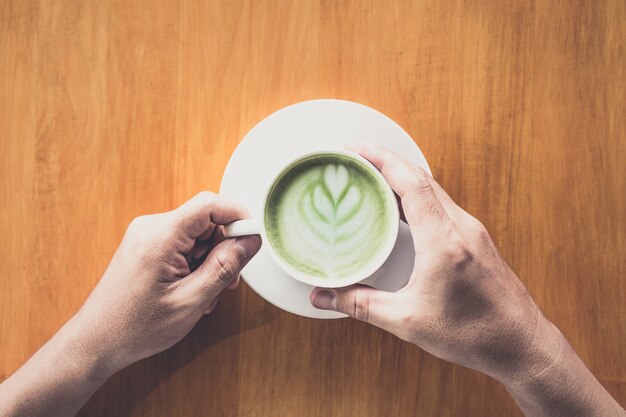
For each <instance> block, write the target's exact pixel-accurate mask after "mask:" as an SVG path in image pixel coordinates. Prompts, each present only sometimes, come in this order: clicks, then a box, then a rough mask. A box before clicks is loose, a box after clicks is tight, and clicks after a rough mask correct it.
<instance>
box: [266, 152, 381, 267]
mask: <svg viewBox="0 0 626 417" xmlns="http://www.w3.org/2000/svg"><path fill="white" fill-rule="evenodd" d="M389 214H390V211H389V207H388V204H387V203H386V200H385V196H384V189H383V187H382V184H381V183H380V180H379V179H378V178H376V176H375V175H374V174H372V173H371V172H370V171H369V168H368V167H366V166H364V164H362V163H361V162H359V161H355V160H354V159H352V158H349V157H343V156H336V155H330V156H327V155H320V156H315V157H312V158H308V159H306V160H303V161H302V162H300V163H298V164H297V165H295V166H293V167H292V168H291V170H290V171H288V173H287V174H286V175H284V176H283V177H281V178H280V179H279V180H278V181H277V183H276V184H275V185H274V187H273V188H272V191H271V192H270V197H269V198H268V202H267V203H266V214H265V216H266V217H265V222H266V230H267V231H268V239H269V241H270V244H271V245H272V248H274V250H275V251H276V252H277V254H278V255H279V257H280V258H281V259H283V260H284V261H285V262H287V263H288V264H289V265H291V266H293V267H294V268H295V269H297V270H298V271H302V272H305V273H306V274H308V275H311V276H316V277H329V278H342V277H349V276H351V274H354V273H358V271H360V270H362V269H363V268H365V267H367V265H368V264H370V263H371V262H372V259H374V257H375V255H376V253H377V251H379V250H380V248H381V245H382V244H383V242H385V239H386V235H387V234H388V233H389V226H388V225H389V224H390V219H389ZM391 221H393V220H391Z"/></svg>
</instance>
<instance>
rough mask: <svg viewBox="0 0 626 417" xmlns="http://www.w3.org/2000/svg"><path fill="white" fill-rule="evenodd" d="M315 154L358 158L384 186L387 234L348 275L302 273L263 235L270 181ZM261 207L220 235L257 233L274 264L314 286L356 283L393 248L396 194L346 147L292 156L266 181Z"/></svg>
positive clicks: (373, 270) (364, 160) (397, 225)
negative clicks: (371, 256) (369, 257)
mask: <svg viewBox="0 0 626 417" xmlns="http://www.w3.org/2000/svg"><path fill="white" fill-rule="evenodd" d="M319 155H338V156H344V157H349V158H352V159H354V160H356V161H358V162H361V163H362V164H363V165H364V166H365V167H366V168H367V169H369V170H370V171H371V172H372V173H373V174H374V175H375V176H376V177H378V178H379V179H380V180H381V184H382V185H383V187H384V189H385V197H386V199H387V203H388V206H389V207H390V210H391V214H390V215H389V220H388V225H387V227H389V230H390V231H391V233H389V234H388V235H387V241H385V242H384V243H383V245H382V247H381V249H380V250H379V251H378V252H377V254H376V257H375V259H374V260H371V261H370V262H369V263H368V264H367V267H364V268H362V269H360V270H359V271H357V272H356V273H355V274H353V275H351V276H348V277H342V278H332V277H324V278H320V277H316V276H312V275H309V274H306V273H305V272H303V271H300V270H298V269H296V268H295V267H293V266H292V265H290V264H289V263H287V262H285V261H284V260H283V259H282V258H281V257H280V256H279V255H278V254H277V253H276V252H275V250H274V248H273V247H272V243H271V241H270V240H269V239H268V236H267V231H266V227H265V210H266V202H267V199H268V198H269V195H270V192H271V191H272V188H273V187H274V184H275V183H276V182H277V181H278V180H279V179H280V178H281V177H282V176H283V174H285V173H286V172H287V171H289V170H290V169H291V168H292V167H293V166H295V165H297V164H298V163H300V162H301V161H303V160H304V159H307V158H310V157H313V156H319ZM261 207H262V210H261V213H260V215H259V216H258V218H251V219H245V220H238V221H235V222H232V223H230V224H228V225H226V226H225V227H224V236H225V237H226V238H232V237H238V236H247V235H255V234H258V235H260V236H261V238H262V239H263V242H265V247H266V248H267V251H268V252H269V253H270V255H271V257H272V259H273V260H274V261H275V262H276V264H278V266H280V267H281V268H282V269H283V270H284V271H285V272H286V273H287V274H289V275H290V276H291V277H293V278H295V279H296V280H298V281H300V282H303V283H305V284H309V285H313V286H316V287H325V288H339V287H345V286H348V285H352V284H356V283H357V282H360V281H363V280H365V279H367V278H368V277H370V276H371V275H372V274H374V273H375V272H376V271H377V270H378V269H379V268H380V267H381V266H382V265H383V263H384V262H385V261H386V260H387V258H388V257H389V255H390V254H391V251H392V250H393V247H394V245H395V243H396V239H397V237H398V227H399V222H400V218H399V211H398V204H397V202H396V198H395V194H394V193H393V190H392V189H391V187H390V186H389V184H388V183H387V181H386V180H385V178H384V177H383V176H382V174H381V173H380V171H378V169H376V167H375V166H374V165H372V164H371V162H369V161H368V160H367V159H365V158H363V157H362V156H361V155H359V154H357V153H354V152H350V151H346V150H336V149H333V150H320V151H316V152H310V153H307V154H304V155H301V156H299V157H297V158H294V159H292V160H291V161H290V162H289V163H287V164H286V166H285V167H284V168H283V169H281V170H280V172H279V173H278V175H276V176H275V177H274V179H273V180H272V181H271V182H270V183H269V186H268V187H267V189H266V190H265V192H264V194H263V201H262V202H261Z"/></svg>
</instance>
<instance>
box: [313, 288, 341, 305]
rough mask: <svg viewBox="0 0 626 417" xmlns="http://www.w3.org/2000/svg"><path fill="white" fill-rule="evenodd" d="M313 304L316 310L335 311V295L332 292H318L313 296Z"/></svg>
mask: <svg viewBox="0 0 626 417" xmlns="http://www.w3.org/2000/svg"><path fill="white" fill-rule="evenodd" d="M313 304H314V305H315V307H317V308H321V309H323V310H336V309H337V294H335V293H334V292H333V291H320V292H318V293H317V295H316V296H315V299H314V300H313Z"/></svg>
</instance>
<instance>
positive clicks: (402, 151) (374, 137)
mask: <svg viewBox="0 0 626 417" xmlns="http://www.w3.org/2000/svg"><path fill="white" fill-rule="evenodd" d="M363 139H365V140H369V141H371V142H374V143H377V144H380V145H381V146H384V147H386V148H388V149H391V150H393V151H395V152H396V153H398V154H399V155H402V157H404V158H406V159H408V160H409V161H411V162H413V163H415V164H417V165H419V166H421V167H422V168H424V169H425V170H426V171H427V172H430V168H429V167H428V163H427V162H426V159H425V158H424V155H423V154H422V152H421V151H420V149H419V148H418V147H417V145H416V144H415V142H414V141H413V139H411V137H410V136H409V135H408V134H407V133H406V132H405V131H404V130H403V129H402V128H401V127H400V126H398V125H397V124H396V123H395V122H394V121H393V120H391V119H390V118H388V117H387V116H385V115H384V114H382V113H379V112H377V111H376V110H373V109H371V108H369V107H367V106H364V105H362V104H358V103H353V102H350V101H343V100H312V101H305V102H302V103H298V104H294V105H292V106H288V107H285V108H283V109H281V110H279V111H277V112H275V113H273V114H271V115H269V116H268V117H266V118H265V119H263V120H262V121H261V122H260V123H259V124H257V125H256V126H255V127H254V128H253V129H252V130H251V131H250V132H249V133H248V134H247V135H246V137H244V138H243V140H242V141H241V143H240V144H239V145H238V146H237V148H236V149H235V151H234V152H233V154H232V156H231V157H230V160H229V161H228V165H227V166H226V170H225V171H224V176H223V177H222V184H221V186H220V194H222V195H223V196H225V197H228V198H230V199H232V200H235V201H238V202H240V203H241V204H243V205H244V206H245V207H246V208H247V209H248V210H249V211H250V213H251V214H252V216H253V217H255V218H260V217H261V215H262V207H261V200H262V198H263V195H262V194H263V191H264V190H265V189H266V188H267V187H268V186H269V182H270V181H271V180H272V178H274V176H275V175H276V174H278V171H280V169H281V168H282V167H283V166H284V165H285V164H286V163H287V162H288V161H290V160H291V159H293V158H294V157H296V156H299V155H302V154H304V153H308V152H313V151H315V150H318V149H329V148H343V147H344V146H345V145H346V144H348V143H350V142H354V141H357V140H363ZM414 259H415V254H414V250H413V242H412V240H411V235H410V233H409V230H408V226H407V225H406V224H405V223H403V222H400V231H399V234H398V241H397V242H396V246H395V247H394V249H393V252H392V253H391V256H390V257H389V259H388V260H387V261H386V262H385V264H383V266H382V267H381V268H380V269H379V270H378V271H377V272H376V273H375V274H374V275H373V276H371V277H370V278H368V279H367V280H365V281H364V283H366V284H368V285H371V286H373V287H376V288H379V289H382V290H385V291H396V290H398V289H400V288H402V287H403V286H404V285H405V284H406V283H407V281H408V279H409V276H410V274H411V271H412V269H413V262H414ZM241 277H242V279H243V280H244V281H245V282H246V283H247V284H248V285H249V286H250V287H251V288H252V289H253V290H254V291H255V292H256V293H257V294H259V295H260V296H261V297H263V298H264V299H265V300H267V301H269V302H270V303H272V304H274V305H275V306H277V307H279V308H282V309H283V310H286V311H289V312H291V313H294V314H298V315H301V316H305V317H312V318H320V319H330V318H340V317H345V315H344V314H341V313H337V312H334V311H326V310H318V309H316V308H315V307H313V306H312V305H311V303H310V302H309V295H310V293H311V291H312V290H313V287H312V286H310V285H307V284H304V283H301V282H299V281H296V280H295V279H293V278H291V277H290V276H289V275H287V274H286V273H285V272H283V270H282V269H280V268H279V267H278V265H276V264H275V263H274V261H273V260H272V258H271V256H270V254H269V253H268V252H267V249H266V248H265V244H264V245H263V247H261V250H260V251H259V253H258V254H257V255H256V256H255V257H254V258H253V259H252V260H251V261H250V263H248V265H247V266H246V267H245V268H244V270H243V271H242V272H241Z"/></svg>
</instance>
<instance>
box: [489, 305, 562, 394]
mask: <svg viewBox="0 0 626 417" xmlns="http://www.w3.org/2000/svg"><path fill="white" fill-rule="evenodd" d="M528 337H529V339H528V341H527V342H525V343H524V344H523V345H524V346H525V347H524V349H523V354H522V355H521V356H520V360H519V361H518V362H517V364H516V366H515V367H513V368H512V371H511V372H510V373H508V374H507V375H502V376H500V377H499V378H496V379H498V380H499V381H500V382H501V383H502V384H504V385H505V386H507V387H512V386H519V385H522V384H525V383H528V382H532V381H534V380H536V379H538V378H541V376H542V375H545V374H546V373H548V372H549V371H550V369H552V368H553V367H555V366H557V364H558V363H559V362H560V361H561V360H562V356H563V350H564V347H565V344H566V343H567V342H566V341H565V338H564V336H563V335H562V334H561V332H560V331H559V329H558V328H557V327H556V326H554V325H553V324H552V323H551V322H550V321H549V320H548V319H546V318H545V317H544V316H543V315H542V314H539V317H538V318H537V320H536V325H535V326H533V327H532V330H531V331H529V333H528Z"/></svg>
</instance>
